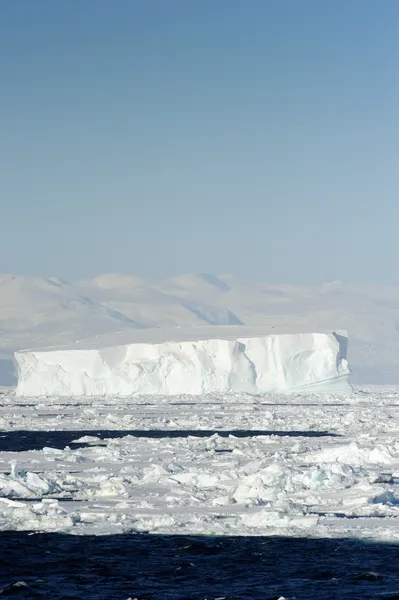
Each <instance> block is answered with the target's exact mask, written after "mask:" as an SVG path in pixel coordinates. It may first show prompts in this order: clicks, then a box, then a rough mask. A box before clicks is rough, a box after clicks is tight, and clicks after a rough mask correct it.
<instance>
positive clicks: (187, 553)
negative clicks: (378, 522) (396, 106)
mask: <svg viewBox="0 0 399 600" xmlns="http://www.w3.org/2000/svg"><path fill="white" fill-rule="evenodd" d="M281 596H283V597H284V598H286V599H287V600H288V599H303V600H320V599H321V598H323V599H324V598H326V599H329V598H331V599H338V598H353V599H358V600H361V599H368V598H380V599H383V598H384V599H385V600H388V599H390V600H394V599H399V545H397V544H385V543H375V542H372V543H371V542H370V543H367V542H359V541H355V540H353V541H352V540H348V539H302V538H284V537H192V536H187V537H186V536H164V535H162V536H157V535H148V534H135V533H132V534H125V535H114V536H71V535H65V534H49V533H47V534H42V533H29V532H12V531H9V532H7V531H6V532H1V533H0V597H1V598H29V599H32V600H34V599H49V600H50V599H51V600H80V599H85V598H89V599H92V600H103V599H104V600H105V599H107V600H108V599H109V600H111V599H112V600H127V599H129V598H130V599H131V600H134V599H137V600H172V599H173V600H175V599H181V600H190V599H192V600H205V599H206V600H216V599H219V600H222V599H225V600H233V599H234V600H255V599H256V600H257V599H259V600H272V599H277V598H279V597H281Z"/></svg>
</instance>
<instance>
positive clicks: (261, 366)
mask: <svg viewBox="0 0 399 600" xmlns="http://www.w3.org/2000/svg"><path fill="white" fill-rule="evenodd" d="M198 329H199V330H200V329H201V328H198ZM210 329H211V330H212V334H211V333H210ZM243 332H244V333H245V328H241V329H240V328H239V327H236V328H235V327H231V328H222V327H215V328H208V329H207V328H205V329H204V330H203V331H202V332H201V331H196V329H195V328H189V331H187V330H184V329H176V330H175V331H174V332H169V338H170V339H168V335H167V333H165V331H162V330H157V331H155V336H154V332H152V337H151V335H150V334H148V333H143V332H141V333H139V334H136V339H134V340H132V339H131V338H132V334H128V335H129V336H130V341H127V340H123V341H124V343H121V342H120V339H119V338H118V336H117V335H115V336H114V337H113V338H111V340H110V339H109V338H108V339H107V338H105V339H104V338H102V337H101V336H98V338H95V339H94V340H91V341H87V342H84V341H81V342H76V344H75V346H70V347H65V348H61V349H54V348H52V349H42V350H24V351H18V352H16V353H15V362H16V367H17V374H18V385H17V389H16V395H17V396H20V397H21V396H28V397H38V396H69V397H76V396H104V395H109V396H111V395H112V396H130V395H136V394H154V395H161V394H162V395H181V394H189V395H202V394H208V393H236V392H237V393H238V392H243V393H248V394H254V395H258V394H265V393H269V392H283V393H284V392H288V393H289V392H304V393H305V392H306V393H308V392H313V391H314V392H328V391H334V392H335V391H342V392H348V391H351V385H350V383H349V374H350V369H349V365H348V361H347V346H348V336H347V333H346V332H345V331H334V332H331V333H303V334H299V333H297V334H274V335H260V336H254V335H252V336H242V335H240V333H243ZM140 335H141V337H140ZM125 336H126V334H125ZM146 338H147V341H143V340H145V339H146ZM110 341H111V343H110ZM103 342H107V343H103Z"/></svg>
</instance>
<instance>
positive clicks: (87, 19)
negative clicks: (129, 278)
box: [0, 0, 399, 283]
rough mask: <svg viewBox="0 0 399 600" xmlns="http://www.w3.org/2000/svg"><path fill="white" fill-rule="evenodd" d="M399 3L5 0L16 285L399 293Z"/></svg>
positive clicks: (6, 248) (8, 220)
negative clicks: (380, 285) (51, 279)
mask: <svg viewBox="0 0 399 600" xmlns="http://www.w3.org/2000/svg"><path fill="white" fill-rule="evenodd" d="M398 26H399V2H398V0H383V1H382V0H334V1H331V2H330V1H327V0H326V1H321V0H112V1H111V0H67V1H64V2H56V1H54V0H34V1H33V0H2V2H0V86H1V88H0V206H1V213H0V214H1V233H0V272H11V273H16V274H33V275H46V276H48V275H54V276H61V277H66V278H67V279H74V278H80V277H86V276H91V275H96V274H98V273H101V272H109V271H117V272H128V273H134V274H137V275H140V276H144V277H149V278H158V277H166V276H169V275H174V274H178V273H182V272H201V271H205V272H213V273H220V272H230V273H235V274H237V275H246V276H248V277H254V278H257V279H261V280H264V281H269V282H304V283H307V282H322V281H331V280H336V279H341V280H343V281H348V282H387V283H399V269H398V258H399V164H398V163H399V36H398Z"/></svg>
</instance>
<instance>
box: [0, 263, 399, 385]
mask: <svg viewBox="0 0 399 600" xmlns="http://www.w3.org/2000/svg"><path fill="white" fill-rule="evenodd" d="M398 323H399V286H367V285H349V284H343V283H339V282H334V283H327V284H324V285H320V286H298V285H269V284H267V283H259V282H247V281H243V280H241V279H238V278H236V277H234V276H231V275H219V276H214V275H210V274H189V275H181V276H179V277H174V278H171V279H166V280H164V281H159V282H156V283H154V282H152V283H150V282H148V281H145V280H143V279H139V278H137V277H134V276H132V275H124V274H104V275H100V276H98V277H95V278H94V279H87V280H84V281H75V282H71V283H69V282H66V281H63V280H61V279H56V278H41V277H22V276H12V275H0V384H2V385H10V384H11V383H13V381H14V380H13V376H12V366H11V365H12V363H11V360H12V355H13V352H14V351H15V350H19V349H22V348H36V347H37V348H39V347H44V346H48V345H57V344H60V345H61V344H67V343H71V342H75V341H76V340H80V339H82V338H89V337H92V336H95V335H100V334H104V333H112V332H117V331H129V330H132V332H133V331H135V330H137V329H139V328H147V327H173V326H197V327H198V326H209V325H239V324H245V325H250V326H251V327H254V326H255V327H256V326H262V327H265V326H267V327H270V328H272V329H273V330H274V331H275V332H276V333H297V332H314V331H330V330H332V329H347V330H348V331H349V342H350V348H349V360H350V363H351V366H352V368H353V381H357V382H362V383H399V333H398Z"/></svg>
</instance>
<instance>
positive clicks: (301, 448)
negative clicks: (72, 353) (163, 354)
mask: <svg viewBox="0 0 399 600" xmlns="http://www.w3.org/2000/svg"><path fill="white" fill-rule="evenodd" d="M1 399H2V401H1V404H0V425H1V427H2V434H1V437H0V528H1V529H17V530H40V531H60V532H69V533H74V534H106V533H108V534H109V533H118V532H130V531H149V532H151V533H172V534H182V533H184V534H186V535H188V534H207V535H210V534H218V535H219V534H220V535H286V536H306V537H309V536H313V537H351V538H354V537H360V538H369V539H371V538H373V539H381V540H392V541H398V540H399V491H398V490H399V487H398V485H399V478H398V477H399V442H398V435H397V434H398V430H399V389H396V388H388V387H385V388H366V389H363V390H356V391H354V392H351V393H350V394H344V395H342V394H340V395H337V394H335V393H330V394H307V395H305V394H301V395H294V396H292V395H284V394H283V395H279V394H268V395H263V396H257V397H255V396H250V395H247V394H243V393H237V394H235V395H224V394H214V395H209V396H202V397H198V396H180V397H179V398H176V397H173V396H153V397H152V396H137V397H135V398H132V397H130V398H89V397H86V398H84V397H83V398H79V399H72V398H71V399H68V400H63V399H61V398H46V399H43V400H42V401H40V400H38V399H29V398H20V399H16V398H15V396H14V394H13V393H12V392H5V393H4V394H3V395H2V397H1Z"/></svg>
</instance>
